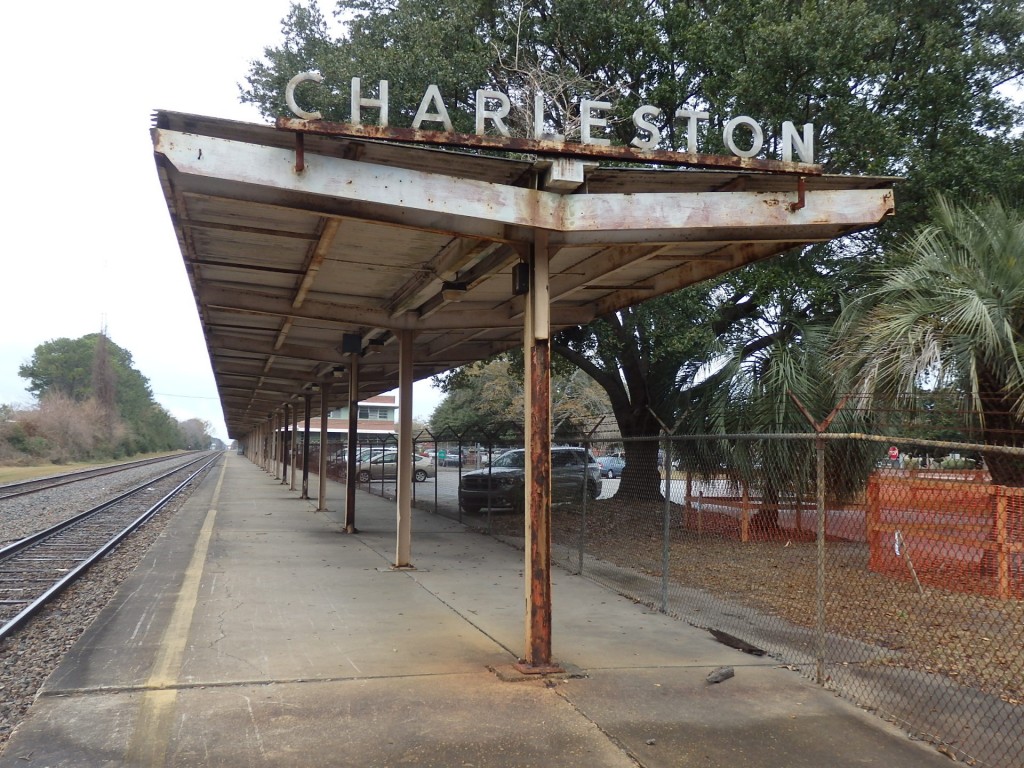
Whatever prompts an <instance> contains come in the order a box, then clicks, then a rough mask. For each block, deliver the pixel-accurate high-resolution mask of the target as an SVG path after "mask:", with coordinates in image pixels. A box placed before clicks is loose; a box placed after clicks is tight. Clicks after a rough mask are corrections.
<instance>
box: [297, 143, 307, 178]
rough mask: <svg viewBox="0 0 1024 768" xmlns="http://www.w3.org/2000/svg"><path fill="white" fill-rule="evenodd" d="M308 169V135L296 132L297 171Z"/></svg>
mask: <svg viewBox="0 0 1024 768" xmlns="http://www.w3.org/2000/svg"><path fill="white" fill-rule="evenodd" d="M304 170H306V137H305V136H304V135H303V134H301V133H296V134H295V172H296V173H302V172H303V171H304Z"/></svg>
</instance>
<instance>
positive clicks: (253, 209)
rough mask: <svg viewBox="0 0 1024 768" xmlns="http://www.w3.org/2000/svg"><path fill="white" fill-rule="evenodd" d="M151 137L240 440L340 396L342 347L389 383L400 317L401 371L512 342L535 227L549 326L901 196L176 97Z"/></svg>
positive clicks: (748, 164)
mask: <svg viewBox="0 0 1024 768" xmlns="http://www.w3.org/2000/svg"><path fill="white" fill-rule="evenodd" d="M395 136H397V137H398V138H399V139H403V138H408V137H405V136H401V135H400V134H395ZM152 138H153V146H154V153H155V160H156V165H157V169H158V172H159V177H160V183H161V185H162V188H163V192H164V196H165V198H166V201H167V208H168V211H169V212H170V215H171V219H172V222H173V225H174V229H175V232H176V233H177V237H178V242H179V245H180V248H181V253H182V257H183V259H184V264H185V269H186V271H187V273H188V278H189V281H190V283H191V286H192V290H193V293H194V296H195V301H196V306H197V308H198V312H199V316H200V319H201V322H202V327H203V331H204V334H205V337H206V343H207V347H208V350H209V354H210V360H211V363H212V366H213V373H214V376H215V379H216V382H217V387H218V390H219V394H220V398H221V402H222V405H223V409H224V416H225V420H226V423H227V427H228V431H229V433H230V434H231V435H232V436H233V437H237V436H241V435H244V434H245V433H247V432H248V431H249V430H250V429H251V428H252V427H253V426H254V425H257V424H260V423H265V422H266V421H267V418H268V414H270V413H272V412H274V411H276V410H278V409H279V408H280V407H281V406H282V405H283V404H287V403H290V402H293V401H296V400H298V399H300V398H301V396H302V395H303V394H304V393H308V392H309V391H310V389H311V387H314V386H316V385H318V384H322V383H323V382H326V381H329V382H333V383H336V384H337V388H338V392H339V393H340V394H343V393H344V392H345V391H346V390H345V387H346V377H347V370H348V363H349V361H350V360H351V359H352V356H353V355H358V357H359V374H358V376H359V380H358V388H359V393H358V396H359V397H360V398H366V397H370V396H373V395H375V394H379V393H381V392H386V391H389V390H392V389H394V388H396V387H397V386H398V384H399V344H398V343H397V334H398V333H399V332H400V331H410V330H411V331H413V332H414V334H415V335H414V337H413V338H414V343H413V349H414V352H413V378H414V379H422V378H425V377H429V376H431V375H433V374H436V373H439V372H442V371H446V370H448V369H451V368H453V367H455V366H460V365H464V364H467V363H471V362H474V361H477V360H481V359H484V358H487V357H489V356H491V355H493V354H495V353H498V352H502V351H504V350H508V349H510V348H512V347H517V346H520V345H522V344H523V333H524V331H523V328H524V313H525V312H526V307H527V301H526V297H525V296H524V295H522V286H521V285H520V286H518V287H517V286H516V284H515V280H514V273H516V274H515V276H518V277H521V276H522V271H521V270H519V269H517V265H519V264H521V263H524V261H525V260H527V259H528V258H529V252H530V250H529V249H530V247H531V245H532V244H533V243H534V241H535V238H536V236H537V233H538V232H543V233H544V236H545V239H546V244H547V248H548V250H549V253H550V261H549V268H548V281H549V311H550V329H551V332H552V333H555V332H557V331H558V330H560V329H564V328H568V327H572V326H575V325H579V324H584V323H587V322H589V321H591V320H593V319H595V318H597V317H600V316H601V315H604V314H607V313H611V312H615V311H616V310H620V309H622V308H625V307H627V306H631V305H635V304H637V303H640V302H642V301H644V300H647V299H650V298H653V297H656V296H659V295H662V294H666V293H669V292H672V291H675V290H678V289H680V288H684V287H686V286H689V285H692V284H694V283H699V282H701V281H703V280H707V279H709V278H713V277H715V276H717V275H720V274H722V273H724V272H727V271H729V270H733V269H736V268H738V267H741V266H743V265H746V264H750V263H752V262H756V261H759V260H762V259H765V258H768V257H771V256H774V255H777V254H780V253H782V252H784V251H787V250H789V249H792V248H796V247H799V246H802V245H806V244H809V243H816V242H823V241H827V240H831V239H833V238H837V237H841V236H843V235H847V234H850V233H853V232H856V231H859V230H863V229H866V228H870V227H873V226H876V225H877V224H879V223H880V222H881V221H882V220H883V219H885V218H886V217H887V216H889V215H892V213H893V190H892V184H893V179H891V178H880V177H854V176H832V175H823V174H821V173H820V169H819V168H817V167H815V166H797V165H796V164H783V163H780V162H770V161H757V160H748V161H745V162H733V163H732V164H731V167H730V165H729V164H728V163H723V164H722V167H700V168H694V167H686V166H685V165H680V166H676V167H667V166H662V167H653V166H646V167H627V166H624V165H623V164H622V163H616V164H609V163H608V162H604V161H603V160H602V158H600V157H594V156H591V157H589V158H588V157H583V156H582V155H581V154H580V153H578V152H577V153H576V154H574V155H567V156H559V155H557V154H536V153H534V154H524V153H523V152H522V150H521V149H520V150H517V151H515V152H511V151H510V152H505V153H497V152H495V151H489V152H485V153H480V152H476V153H474V152H469V151H465V150H462V149H455V148H453V147H450V146H449V147H425V146H414V145H411V144H409V143H408V142H406V141H401V140H394V137H393V138H392V140H388V137H386V136H362V135H344V134H339V133H332V132H331V131H329V130H325V129H324V128H323V126H316V125H313V124H309V125H307V126H304V125H303V121H295V120H290V121H279V124H278V125H276V126H275V125H258V124H249V123H240V122H234V121H228V120H221V119H214V118H208V117H202V116H197V115H190V114H182V113H177V112H169V111H159V112H156V113H155V115H154V128H153V130H152ZM730 160H733V161H736V160H737V159H736V158H730ZM691 165H692V164H691Z"/></svg>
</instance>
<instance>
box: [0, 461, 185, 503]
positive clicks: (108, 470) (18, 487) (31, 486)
mask: <svg viewBox="0 0 1024 768" xmlns="http://www.w3.org/2000/svg"><path fill="white" fill-rule="evenodd" d="M181 456H182V454H180V453H179V454H174V455H173V456H160V457H158V458H155V459H140V460H139V461H127V462H125V463H123V464H116V465H114V466H111V467H96V468H94V469H83V470H80V471H78V472H66V473H64V474H62V475H55V476H50V477H40V478H38V479H35V480H23V481H22V482H20V483H6V484H4V485H0V501H3V500H4V499H13V498H15V497H17V496H25V495H27V494H30V493H38V492H39V491H46V490H49V489H50V488H59V487H60V486H62V485H69V484H70V483H77V482H79V481H81V480H90V479H92V478H94V477H102V476H103V475H112V474H115V473H117V472H123V471H124V470H126V469H131V468H133V467H145V466H147V465H149V464H159V463H160V462H162V461H173V460H174V459H178V458H181Z"/></svg>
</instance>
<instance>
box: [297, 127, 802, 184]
mask: <svg viewBox="0 0 1024 768" xmlns="http://www.w3.org/2000/svg"><path fill="white" fill-rule="evenodd" d="M277 128H278V130H282V131H293V132H295V133H296V134H298V135H302V134H305V133H311V134H316V135H319V136H338V137H342V138H350V139H374V140H377V141H400V142H403V143H406V144H427V145H431V146H441V147H454V148H457V149H489V150H496V151H506V152H525V153H529V154H534V155H541V156H545V157H573V158H579V159H586V160H605V161H608V160H613V161H616V162H624V163H649V164H652V165H654V164H657V165H670V166H685V167H688V168H716V169H726V170H733V171H736V170H741V171H751V172H761V173H785V174H799V175H802V176H819V175H821V173H822V169H821V166H820V165H818V164H809V163H786V162H783V161H781V160H767V159H759V158H748V157H733V156H731V155H705V154H699V153H696V152H672V151H668V150H658V149H649V150H640V149H634V148H633V147H628V146H624V147H613V146H607V147H606V146H599V145H596V144H577V143H573V142H563V141H547V140H544V139H525V138H517V137H504V136H502V137H498V136H478V135H476V134H468V133H447V132H443V131H423V130H416V129H414V128H394V127H391V126H387V127H383V128H382V127H380V126H376V125H354V124H352V123H331V122H327V121H326V120H299V119H296V118H288V117H279V118H277Z"/></svg>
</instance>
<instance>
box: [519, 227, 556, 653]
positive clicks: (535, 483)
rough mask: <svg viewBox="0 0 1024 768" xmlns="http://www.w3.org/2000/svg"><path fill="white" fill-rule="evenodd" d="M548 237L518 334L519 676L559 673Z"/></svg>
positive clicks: (536, 253) (539, 243)
mask: <svg viewBox="0 0 1024 768" xmlns="http://www.w3.org/2000/svg"><path fill="white" fill-rule="evenodd" d="M548 263H549V252H548V234H547V232H545V231H541V230H537V231H536V233H535V235H534V242H533V249H532V252H531V254H530V263H529V269H530V291H529V293H528V294H527V302H526V304H527V306H526V312H525V322H524V329H523V331H524V332H523V348H524V349H523V352H524V355H523V356H524V362H525V375H526V382H525V386H524V387H523V389H524V392H525V401H526V402H525V411H526V413H525V414H524V422H525V425H526V455H527V461H526V513H525V518H526V520H525V528H526V553H525V558H526V567H525V569H524V571H525V573H524V575H525V579H526V655H525V661H524V663H522V664H520V665H519V667H520V669H522V670H523V671H524V672H532V673H545V672H552V671H555V670H557V669H558V668H557V667H556V666H555V665H554V664H553V662H552V660H551V346H550V329H551V322H550V311H549V309H550V307H549V302H550V289H549V286H548Z"/></svg>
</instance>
